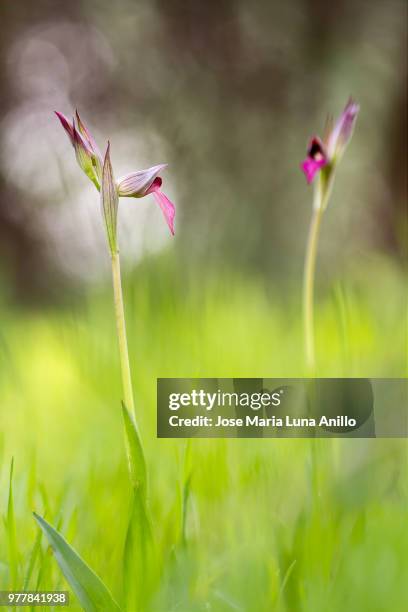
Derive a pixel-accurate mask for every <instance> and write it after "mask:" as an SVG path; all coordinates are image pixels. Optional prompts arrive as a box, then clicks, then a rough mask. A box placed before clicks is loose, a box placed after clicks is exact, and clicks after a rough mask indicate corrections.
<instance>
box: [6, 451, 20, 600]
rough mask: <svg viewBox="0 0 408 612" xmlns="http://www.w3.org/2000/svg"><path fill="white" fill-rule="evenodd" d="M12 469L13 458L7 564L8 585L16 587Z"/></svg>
mask: <svg viewBox="0 0 408 612" xmlns="http://www.w3.org/2000/svg"><path fill="white" fill-rule="evenodd" d="M13 471H14V458H13V459H12V460H11V464H10V480H9V493H8V504H7V520H6V525H7V543H8V553H9V564H10V587H11V588H12V589H13V588H17V576H18V549H17V535H16V520H15V516H14V498H13Z"/></svg>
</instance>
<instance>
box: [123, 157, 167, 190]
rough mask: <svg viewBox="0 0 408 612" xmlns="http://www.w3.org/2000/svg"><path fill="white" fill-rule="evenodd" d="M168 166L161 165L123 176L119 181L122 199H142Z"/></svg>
mask: <svg viewBox="0 0 408 612" xmlns="http://www.w3.org/2000/svg"><path fill="white" fill-rule="evenodd" d="M166 166H167V164H159V165H158V166H152V167H151V168H147V169H146V170H138V171H137V172H131V173H130V174H126V176H123V177H122V178H120V179H119V181H118V191H119V195H120V196H122V197H130V198H142V197H143V196H145V195H146V194H147V193H148V192H149V189H150V187H151V186H152V184H153V182H154V181H155V180H156V178H157V175H158V174H159V172H160V171H161V170H163V168H165V167H166Z"/></svg>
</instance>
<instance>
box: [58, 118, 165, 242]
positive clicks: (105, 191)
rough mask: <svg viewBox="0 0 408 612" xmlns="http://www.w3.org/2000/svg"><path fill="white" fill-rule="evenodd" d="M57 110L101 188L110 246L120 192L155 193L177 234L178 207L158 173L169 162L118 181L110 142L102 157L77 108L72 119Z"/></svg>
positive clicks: (80, 157) (128, 194)
mask: <svg viewBox="0 0 408 612" xmlns="http://www.w3.org/2000/svg"><path fill="white" fill-rule="evenodd" d="M55 114H56V115H57V117H58V119H59V120H60V122H61V125H62V127H63V128H64V130H65V132H66V133H67V134H68V137H69V139H70V142H71V144H72V146H73V147H74V149H75V155H76V158H77V161H78V164H79V166H80V167H81V169H82V170H83V171H84V172H85V174H86V175H87V176H88V178H89V179H90V180H91V181H92V182H93V184H94V185H95V187H96V188H97V189H98V191H100V192H101V200H102V210H103V213H104V218H105V224H106V228H107V233H108V241H109V245H110V248H111V250H112V248H113V247H114V246H115V245H116V217H117V208H118V199H119V196H121V197H133V198H142V197H144V196H147V195H149V194H152V195H153V197H154V198H155V200H156V202H157V204H158V205H159V206H160V209H161V210H162V212H163V215H164V218H165V220H166V223H167V225H168V226H169V229H170V232H171V233H172V235H174V217H175V207H174V204H173V203H172V202H171V201H170V200H169V199H168V197H167V196H166V195H165V194H164V193H163V192H162V191H161V186H162V182H163V181H162V178H161V177H160V176H159V173H160V172H161V171H162V170H163V169H164V168H165V167H166V166H167V164H160V165H158V166H152V167H151V168H148V169H147V170H139V171H137V172H131V173H130V174H127V175H126V176H124V177H122V178H121V179H120V180H119V181H118V182H117V183H116V182H115V181H114V178H113V170H112V165H111V161H110V146H109V143H108V147H107V149H106V153H105V156H104V159H102V156H101V153H100V151H99V149H98V146H97V144H96V142H95V140H94V138H93V137H92V135H91V133H90V132H89V130H88V129H87V128H86V126H85V124H84V123H83V121H82V120H81V118H80V116H79V114H78V111H76V112H75V117H74V118H73V120H72V123H71V122H70V121H69V120H68V119H67V117H65V116H64V115H63V114H62V113H59V112H56V113H55Z"/></svg>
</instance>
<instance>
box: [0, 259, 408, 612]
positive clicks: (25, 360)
mask: <svg viewBox="0 0 408 612" xmlns="http://www.w3.org/2000/svg"><path fill="white" fill-rule="evenodd" d="M378 274H381V292H379V291H377V287H378ZM124 290H125V303H126V311H127V318H128V333H129V341H130V357H131V364H132V367H133V377H134V389H135V395H136V409H137V413H138V424H139V428H140V431H141V435H142V438H143V445H144V450H145V456H146V463H147V473H148V476H149V482H148V493H149V502H148V507H145V506H144V504H143V500H142V498H141V497H140V496H139V497H138V496H137V495H134V494H133V493H132V488H131V485H130V480H129V475H128V470H127V455H126V449H125V445H124V432H123V416H122V409H121V403H120V399H121V397H122V395H121V389H120V373H119V363H118V358H117V348H116V337H115V327H114V318H113V306H112V297H111V291H110V287H109V286H107V287H100V288H97V289H94V290H93V291H89V292H88V293H87V294H86V296H82V298H81V299H80V300H79V301H78V302H77V303H76V305H75V306H71V307H65V308H56V309H52V310H48V311H45V310H43V311H41V312H26V311H16V310H12V309H10V308H6V307H5V306H4V307H3V309H2V313H1V317H2V326H1V332H0V399H1V406H0V431H1V433H2V439H1V441H0V485H1V488H0V512H1V513H2V515H3V518H4V521H2V523H1V525H0V588H1V589H8V588H11V587H12V586H13V585H15V586H16V587H17V588H23V586H25V587H26V588H29V589H37V588H39V589H44V590H51V589H63V588H64V589H67V588H69V590H70V591H71V602H72V603H71V608H70V609H72V610H75V609H80V606H79V603H78V600H77V599H76V597H75V596H74V594H73V591H72V589H71V588H70V587H68V586H67V583H66V581H65V579H64V577H63V575H62V573H61V570H60V568H59V566H58V564H57V562H56V559H55V557H54V555H53V554H52V553H51V551H50V549H49V547H48V541H47V537H46V535H44V534H42V535H41V530H40V528H39V526H38V524H37V523H36V521H35V520H34V518H33V516H32V511H35V512H36V513H38V515H40V516H42V517H44V518H45V519H46V521H47V523H49V524H51V525H52V526H53V527H54V528H55V529H57V530H58V531H59V533H60V534H62V535H63V536H64V538H65V540H66V541H67V542H69V543H70V544H71V545H72V546H73V547H74V549H75V551H76V552H77V553H78V554H79V555H80V557H81V558H82V559H83V560H84V561H85V562H86V563H87V564H88V565H89V567H90V568H92V570H94V572H96V574H97V575H98V576H99V577H100V579H101V580H103V582H104V583H105V585H106V587H107V588H108V590H109V591H110V592H111V593H112V596H113V598H114V599H115V600H116V601H117V602H119V604H120V605H121V607H123V608H124V609H125V608H126V605H127V609H128V610H138V609H140V610H146V611H147V610H149V611H154V612H170V611H173V610H174V611H182V612H195V611H197V612H198V611H207V610H210V611H215V612H223V611H224V610H225V611H229V610H231V611H232V610H244V611H251V612H252V611H253V612H263V611H278V612H296V611H302V612H337V611H338V612H340V611H341V612H344V610H348V611H349V612H377V611H378V612H380V611H384V612H385V611H387V612H388V611H390V610H392V612H403V610H405V609H406V605H405V604H404V595H406V583H407V571H406V551H407V550H408V532H407V530H406V520H407V497H408V495H407V494H408V478H407V476H408V470H407V443H406V441H405V440H381V439H378V440H355V439H354V440H346V439H341V440H335V439H330V440H329V439H328V440H318V441H310V440H305V439H298V440H295V439H290V440H282V439H270V440H261V439H257V440H244V439H236V440H235V439H232V440H215V439H214V440H193V441H191V442H186V441H185V440H158V439H156V437H155V426H156V420H155V410H156V407H155V392H156V377H158V376H182V377H187V376H192V377H194V376H200V377H201V376H202V377H205V376H210V377H214V376H218V377H228V376H235V377H238V376H269V377H270V376H275V377H282V376H288V377H295V376H303V375H305V367H304V364H303V356H302V330H301V317H300V297H301V296H300V295H298V293H297V291H294V290H293V288H291V287H289V286H285V285H279V284H275V285H274V284H272V283H271V284H270V285H269V286H265V284H264V282H262V281H261V279H257V278H247V277H245V276H244V275H242V276H240V275H237V274H235V275H234V274H232V273H231V272H228V271H223V272H220V273H218V274H215V273H214V271H212V272H211V271H204V270H200V271H196V274H195V275H192V274H189V273H187V272H186V270H184V269H183V267H182V266H181V265H179V266H175V265H174V264H173V263H171V262H169V261H168V260H164V259H161V258H158V259H157V260H154V261H152V262H150V263H147V264H145V265H144V266H141V267H140V268H139V269H137V270H136V271H134V272H133V273H132V274H131V275H128V277H127V279H126V282H125V287H124ZM318 293H319V296H320V297H319V299H318V300H317V306H316V310H317V319H318V333H317V355H318V368H319V374H320V375H321V376H343V375H348V376H370V377H371V376H372V377H374V376H382V377H393V376H406V375H407V370H406V311H405V306H406V304H405V302H406V285H405V279H404V277H403V274H402V273H401V272H400V270H398V268H396V267H395V266H393V265H392V264H391V263H390V262H389V261H387V260H378V261H377V260H376V261H375V262H374V264H373V266H372V267H366V268H365V269H363V270H357V271H354V272H353V271H352V272H351V273H350V274H349V275H348V279H347V283H346V282H344V280H342V279H339V281H336V282H335V283H333V284H332V285H331V286H326V287H320V288H319V289H318ZM312 456H313V457H314V462H313V463H312ZM12 457H14V470H13V478H12V481H11V480H10V463H11V458H12ZM313 465H314V468H313ZM313 469H314V473H313ZM11 482H12V485H10V483H11ZM150 533H151V535H150ZM67 554H68V553H67ZM94 587H95V583H93V582H92V580H91V583H90V589H91V591H92V589H93V588H94ZM95 588H97V587H95ZM37 609H38V608H37Z"/></svg>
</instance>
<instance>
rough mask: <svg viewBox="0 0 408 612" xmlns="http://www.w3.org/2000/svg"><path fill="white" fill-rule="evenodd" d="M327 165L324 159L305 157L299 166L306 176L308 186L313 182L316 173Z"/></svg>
mask: <svg viewBox="0 0 408 612" xmlns="http://www.w3.org/2000/svg"><path fill="white" fill-rule="evenodd" d="M326 164H327V160H326V158H324V157H322V158H321V159H317V160H316V159H313V158H312V157H306V159H305V160H304V161H303V162H302V163H301V164H300V167H301V169H302V171H303V173H304V175H305V176H306V180H307V182H308V184H309V185H310V183H311V182H312V181H313V179H314V177H315V175H316V173H317V172H318V171H319V170H320V169H321V168H323V167H324V166H325V165H326Z"/></svg>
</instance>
